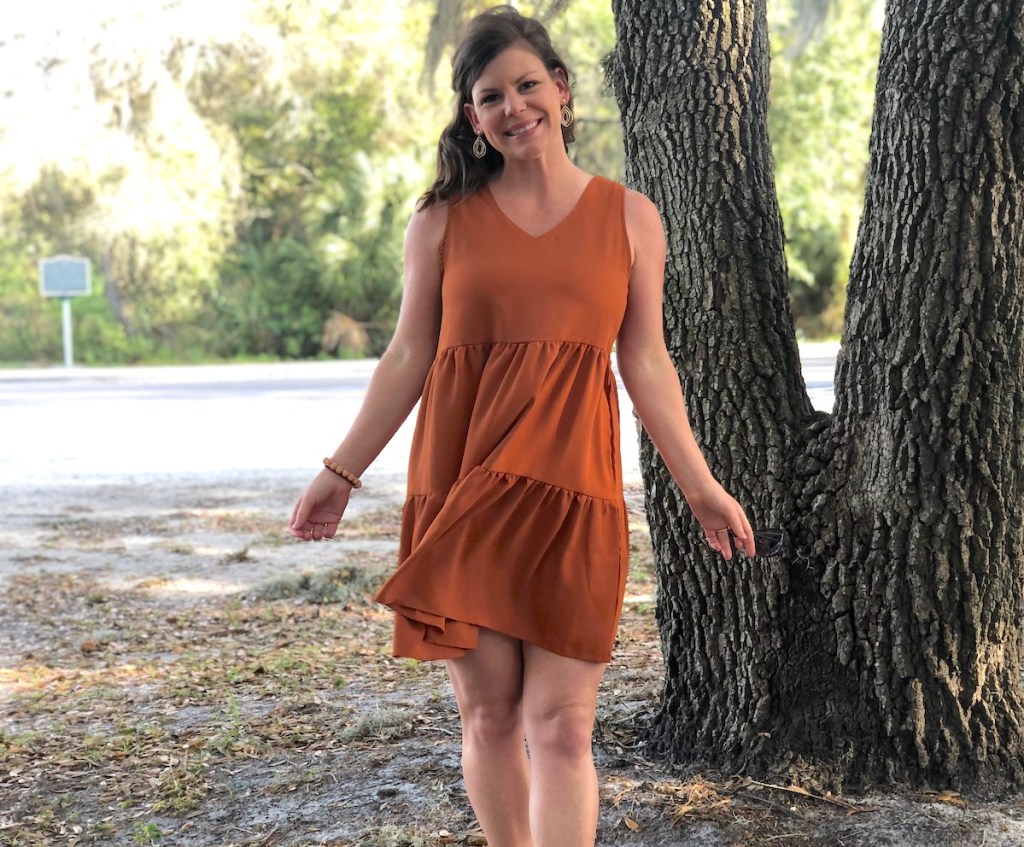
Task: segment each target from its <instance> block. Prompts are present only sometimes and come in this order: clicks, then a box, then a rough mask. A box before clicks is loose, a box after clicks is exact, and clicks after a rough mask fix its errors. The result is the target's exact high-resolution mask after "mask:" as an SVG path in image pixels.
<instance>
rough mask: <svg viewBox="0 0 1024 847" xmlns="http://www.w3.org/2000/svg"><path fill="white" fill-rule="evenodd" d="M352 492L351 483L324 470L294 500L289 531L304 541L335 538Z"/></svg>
mask: <svg viewBox="0 0 1024 847" xmlns="http://www.w3.org/2000/svg"><path fill="white" fill-rule="evenodd" d="M351 494H352V486H351V485H349V483H348V482H346V481H345V480H344V479H343V478H342V477H340V476H338V474H336V473H334V472H333V471H328V470H323V471H321V472H320V473H319V474H317V475H316V477H314V479H313V481H312V482H311V483H310V484H309V487H308V488H307V489H306V490H305V491H303V492H302V495H301V496H300V497H299V499H298V501H297V502H296V503H295V508H294V509H292V520H291V524H290V525H289V527H288V530H289V532H291V534H292V535H294V536H295V537H296V538H301V539H303V540H304V541H322V540H323V539H325V538H334V533H335V532H337V530H338V522H339V521H340V520H341V516H342V515H344V514H345V508H346V507H347V506H348V498H349V496H350V495H351Z"/></svg>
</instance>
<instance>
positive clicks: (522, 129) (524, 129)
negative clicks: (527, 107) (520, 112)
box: [505, 118, 542, 138]
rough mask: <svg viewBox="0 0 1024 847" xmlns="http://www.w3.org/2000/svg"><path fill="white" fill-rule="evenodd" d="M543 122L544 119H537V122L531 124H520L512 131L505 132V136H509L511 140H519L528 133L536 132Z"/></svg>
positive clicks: (533, 121)
mask: <svg viewBox="0 0 1024 847" xmlns="http://www.w3.org/2000/svg"><path fill="white" fill-rule="evenodd" d="M541 120H542V118H537V119H536V120H532V121H530V122H529V123H525V124H518V125H516V126H514V127H512V129H510V130H507V131H506V132H505V135H507V136H509V137H510V138H518V137H519V136H521V135H525V134H526V133H528V132H532V131H533V130H535V129H536V128H537V127H538V126H540V122H541Z"/></svg>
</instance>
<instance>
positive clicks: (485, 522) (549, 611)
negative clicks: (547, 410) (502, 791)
mask: <svg viewBox="0 0 1024 847" xmlns="http://www.w3.org/2000/svg"><path fill="white" fill-rule="evenodd" d="M530 516H543V519H542V520H531V519H530ZM627 538H628V536H627V528H626V525H625V513H624V510H623V508H622V504H621V503H617V502H615V501H613V500H605V499H601V498H597V497H593V496H589V495H586V494H582V493H579V492H575V491H571V490H568V489H565V488H560V487H557V486H553V485H550V484H548V483H545V482H541V481H538V480H535V479H530V478H528V477H523V476H517V475H515V474H509V473H502V472H495V471H492V470H488V469H487V468H484V467H477V468H475V469H473V470H472V471H471V472H470V473H469V474H467V475H466V476H465V477H464V478H462V479H461V480H459V481H458V482H457V483H456V484H455V485H454V486H453V487H452V489H451V491H450V492H448V494H447V496H445V495H439V494H427V495H414V496H411V497H409V499H408V500H407V502H406V507H405V513H404V515H403V527H402V548H403V549H402V551H401V555H400V558H401V560H402V563H401V565H400V566H399V568H398V570H397V571H396V572H395V574H394V575H393V576H392V577H391V579H389V580H388V582H387V583H386V584H385V585H384V587H383V588H382V589H381V591H380V592H379V594H378V595H377V599H378V600H379V601H380V602H381V603H384V604H385V605H387V606H390V607H391V608H392V609H394V610H395V612H396V613H397V616H396V621H395V636H394V652H395V655H400V656H410V657H413V658H417V659H448V658H457V657H459V656H461V655H463V654H464V653H465V652H466V651H467V650H471V649H473V648H474V647H475V646H476V643H477V634H478V632H477V631H478V628H479V627H486V628H488V629H493V630H496V631H498V632H502V633H505V634H507V635H510V636H512V637H513V638H520V639H522V640H525V641H529V642H531V643H533V644H537V645H538V646H540V647H542V648H544V649H546V650H550V651H552V652H554V653H559V654H561V655H565V656H570V657H572V658H577V659H582V660H584V661H592V662H607V661H608V660H609V659H610V657H611V650H612V646H613V644H614V627H613V628H611V629H609V626H608V623H609V621H617V620H618V617H619V613H620V611H621V608H622V597H623V592H624V590H625V582H626V563H627V561H628V542H627Z"/></svg>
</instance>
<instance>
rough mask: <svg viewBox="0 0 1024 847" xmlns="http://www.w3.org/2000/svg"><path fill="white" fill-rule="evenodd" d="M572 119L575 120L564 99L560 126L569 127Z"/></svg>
mask: <svg viewBox="0 0 1024 847" xmlns="http://www.w3.org/2000/svg"><path fill="white" fill-rule="evenodd" d="M574 120H576V116H575V115H574V114H573V113H572V109H570V108H569V103H568V101H566V102H565V103H563V104H562V126H564V127H566V128H568V127H571V126H572V122H573V121H574Z"/></svg>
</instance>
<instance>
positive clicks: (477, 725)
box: [460, 701, 525, 747]
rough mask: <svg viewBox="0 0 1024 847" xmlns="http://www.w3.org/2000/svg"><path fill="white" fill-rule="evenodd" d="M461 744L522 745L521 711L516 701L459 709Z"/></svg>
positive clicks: (471, 705)
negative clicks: (460, 714) (463, 742)
mask: <svg viewBox="0 0 1024 847" xmlns="http://www.w3.org/2000/svg"><path fill="white" fill-rule="evenodd" d="M460 711H461V713H462V737H463V740H464V741H469V742H472V743H473V744H475V745H478V746H483V747H501V746H504V745H506V744H510V743H519V744H521V743H522V742H523V738H524V737H525V733H524V730H523V719H522V709H521V706H520V703H519V702H518V701H515V702H511V701H497V702H486V703H470V704H466V705H465V706H463V707H461V708H460Z"/></svg>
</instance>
